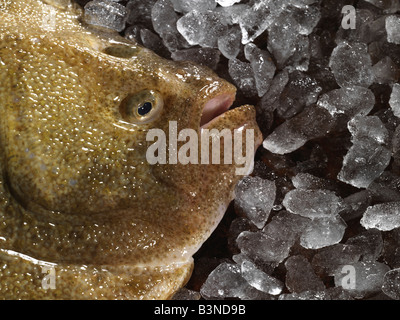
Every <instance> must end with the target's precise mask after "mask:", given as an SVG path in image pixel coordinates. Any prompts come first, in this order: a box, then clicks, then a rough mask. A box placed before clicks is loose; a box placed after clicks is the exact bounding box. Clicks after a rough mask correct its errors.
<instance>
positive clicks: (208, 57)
mask: <svg viewBox="0 0 400 320" xmlns="http://www.w3.org/2000/svg"><path fill="white" fill-rule="evenodd" d="M171 57H172V59H173V60H175V61H193V62H195V63H198V64H201V65H203V66H207V67H209V68H210V69H213V70H216V69H217V66H218V62H219V59H220V52H219V51H218V50H216V49H213V48H191V49H184V50H177V51H174V52H172V54H171Z"/></svg>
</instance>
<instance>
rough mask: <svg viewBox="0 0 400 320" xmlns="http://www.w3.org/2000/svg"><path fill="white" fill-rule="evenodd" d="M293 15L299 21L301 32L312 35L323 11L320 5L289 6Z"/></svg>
mask: <svg viewBox="0 0 400 320" xmlns="http://www.w3.org/2000/svg"><path fill="white" fill-rule="evenodd" d="M289 12H290V14H291V16H292V17H293V18H294V19H295V20H296V21H297V23H298V28H299V29H298V30H299V33H300V34H302V35H306V36H308V35H310V34H311V33H312V32H313V30H314V28H315V27H316V26H317V24H318V22H319V20H320V19H321V11H320V8H319V7H318V6H304V7H301V8H299V7H295V6H293V7H289Z"/></svg>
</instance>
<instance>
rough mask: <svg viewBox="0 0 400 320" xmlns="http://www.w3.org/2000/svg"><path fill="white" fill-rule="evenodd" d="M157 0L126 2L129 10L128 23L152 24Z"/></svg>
mask: <svg viewBox="0 0 400 320" xmlns="http://www.w3.org/2000/svg"><path fill="white" fill-rule="evenodd" d="M156 1H157V0H148V1H142V0H129V2H128V3H127V4H126V10H127V11H128V16H127V23H128V24H130V25H133V24H136V25H137V24H143V25H145V26H146V27H150V26H151V10H152V8H153V6H154V4H155V3H156Z"/></svg>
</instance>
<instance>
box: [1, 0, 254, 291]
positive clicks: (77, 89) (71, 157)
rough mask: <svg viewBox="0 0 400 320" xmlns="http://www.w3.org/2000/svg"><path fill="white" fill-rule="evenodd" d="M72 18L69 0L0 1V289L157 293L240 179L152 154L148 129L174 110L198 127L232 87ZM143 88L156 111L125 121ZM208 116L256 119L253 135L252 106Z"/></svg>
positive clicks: (173, 286) (182, 275) (238, 124)
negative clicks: (127, 102) (153, 158)
mask: <svg viewBox="0 0 400 320" xmlns="http://www.w3.org/2000/svg"><path fill="white" fill-rule="evenodd" d="M55 3H56V5H55ZM49 12H50V13H51V14H52V17H53V19H54V20H53V21H52V23H50V24H49ZM81 20H82V9H81V8H80V7H76V6H74V5H72V4H71V3H69V2H68V1H54V0H52V1H49V0H48V1H40V0H12V1H8V2H4V4H3V6H2V7H1V9H0V152H1V153H0V156H1V161H0V170H1V176H0V298H4V299H46V298H47V299H116V298H122V299H166V298H169V297H171V296H172V295H173V294H174V292H176V291H177V290H178V289H179V288H180V287H181V286H183V285H184V284H185V282H186V281H187V280H188V279H189V277H190V274H191V270H192V265H193V260H192V255H193V254H194V253H195V252H196V251H197V250H198V248H199V247H200V246H201V244H202V243H203V242H204V241H205V240H206V239H207V238H208V237H209V235H210V234H211V233H212V231H213V230H214V229H215V227H216V226H217V224H218V223H219V221H220V220H221V218H222V216H223V213H224V212H225V210H226V208H227V206H228V204H229V202H230V201H231V200H232V198H233V190H234V187H235V185H236V183H237V181H238V179H240V178H241V177H240V176H237V175H236V174H235V169H236V167H235V165H222V164H221V165H181V164H176V165H175V164H166V165H150V164H149V163H148V161H147V160H146V150H147V148H148V147H149V142H147V141H146V134H147V132H148V131H149V130H150V129H152V128H157V129H162V130H164V132H168V128H169V122H170V121H176V122H177V124H178V130H182V129H185V128H192V129H195V130H196V131H198V132H200V130H201V127H200V120H201V117H202V112H203V108H204V105H205V104H206V103H207V102H208V101H210V99H213V98H215V97H225V98H226V99H227V100H229V101H231V100H233V99H234V94H235V88H234V87H233V86H232V85H231V84H229V83H228V82H226V81H224V80H222V79H220V78H218V77H217V76H216V75H215V74H214V73H213V72H212V71H210V70H208V69H206V68H202V67H198V66H195V65H192V64H189V63H176V62H173V61H168V60H165V59H162V58H160V57H158V56H157V55H155V54H154V53H152V52H150V51H149V50H147V49H145V48H142V47H140V46H136V45H134V44H132V43H131V42H128V41H126V40H125V39H123V38H122V37H120V36H119V35H118V34H116V33H113V32H111V31H106V30H100V29H93V28H91V27H89V26H87V25H85V24H84V23H83V22H81ZM110 48H111V49H110ZM121 48H123V50H122V51H121ZM114 51H115V52H119V54H113V52H114ZM121 52H122V53H123V54H121ZM142 90H156V91H157V92H159V94H160V95H161V96H162V97H163V100H164V108H163V110H162V113H161V115H160V116H159V117H158V118H157V119H155V120H154V121H152V122H149V123H144V124H132V123H127V122H126V121H124V119H123V118H122V116H121V113H120V112H119V107H120V105H121V102H122V101H123V99H124V98H125V97H127V96H128V95H131V94H135V93H137V92H140V91H142ZM229 101H228V102H229ZM209 127H210V129H211V128H228V129H232V130H233V129H237V128H243V129H254V130H255V137H256V139H255V140H256V141H255V146H256V147H257V146H258V145H259V144H260V143H261V134H260V132H259V129H258V127H257V124H256V121H255V111H254V109H253V108H252V107H250V106H243V107H240V108H237V109H234V110H230V111H228V112H226V113H225V114H223V115H222V116H220V117H218V118H216V119H214V120H213V121H212V122H211V123H210V124H209ZM50 269H51V270H53V271H54V274H53V275H54V276H55V287H54V288H48V287H46V285H44V284H46V281H48V279H49V278H48V276H49V275H48V274H47V272H48V271H49V270H50Z"/></svg>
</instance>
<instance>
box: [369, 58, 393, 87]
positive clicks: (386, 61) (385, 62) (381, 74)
mask: <svg viewBox="0 0 400 320" xmlns="http://www.w3.org/2000/svg"><path fill="white" fill-rule="evenodd" d="M372 70H373V71H374V76H375V82H377V83H379V84H388V83H393V82H396V81H397V80H398V79H399V77H400V69H399V67H397V65H396V64H395V63H394V62H393V60H392V59H391V58H390V57H385V58H383V59H382V60H380V61H379V62H377V63H376V64H375V65H374V66H373V67H372Z"/></svg>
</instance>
